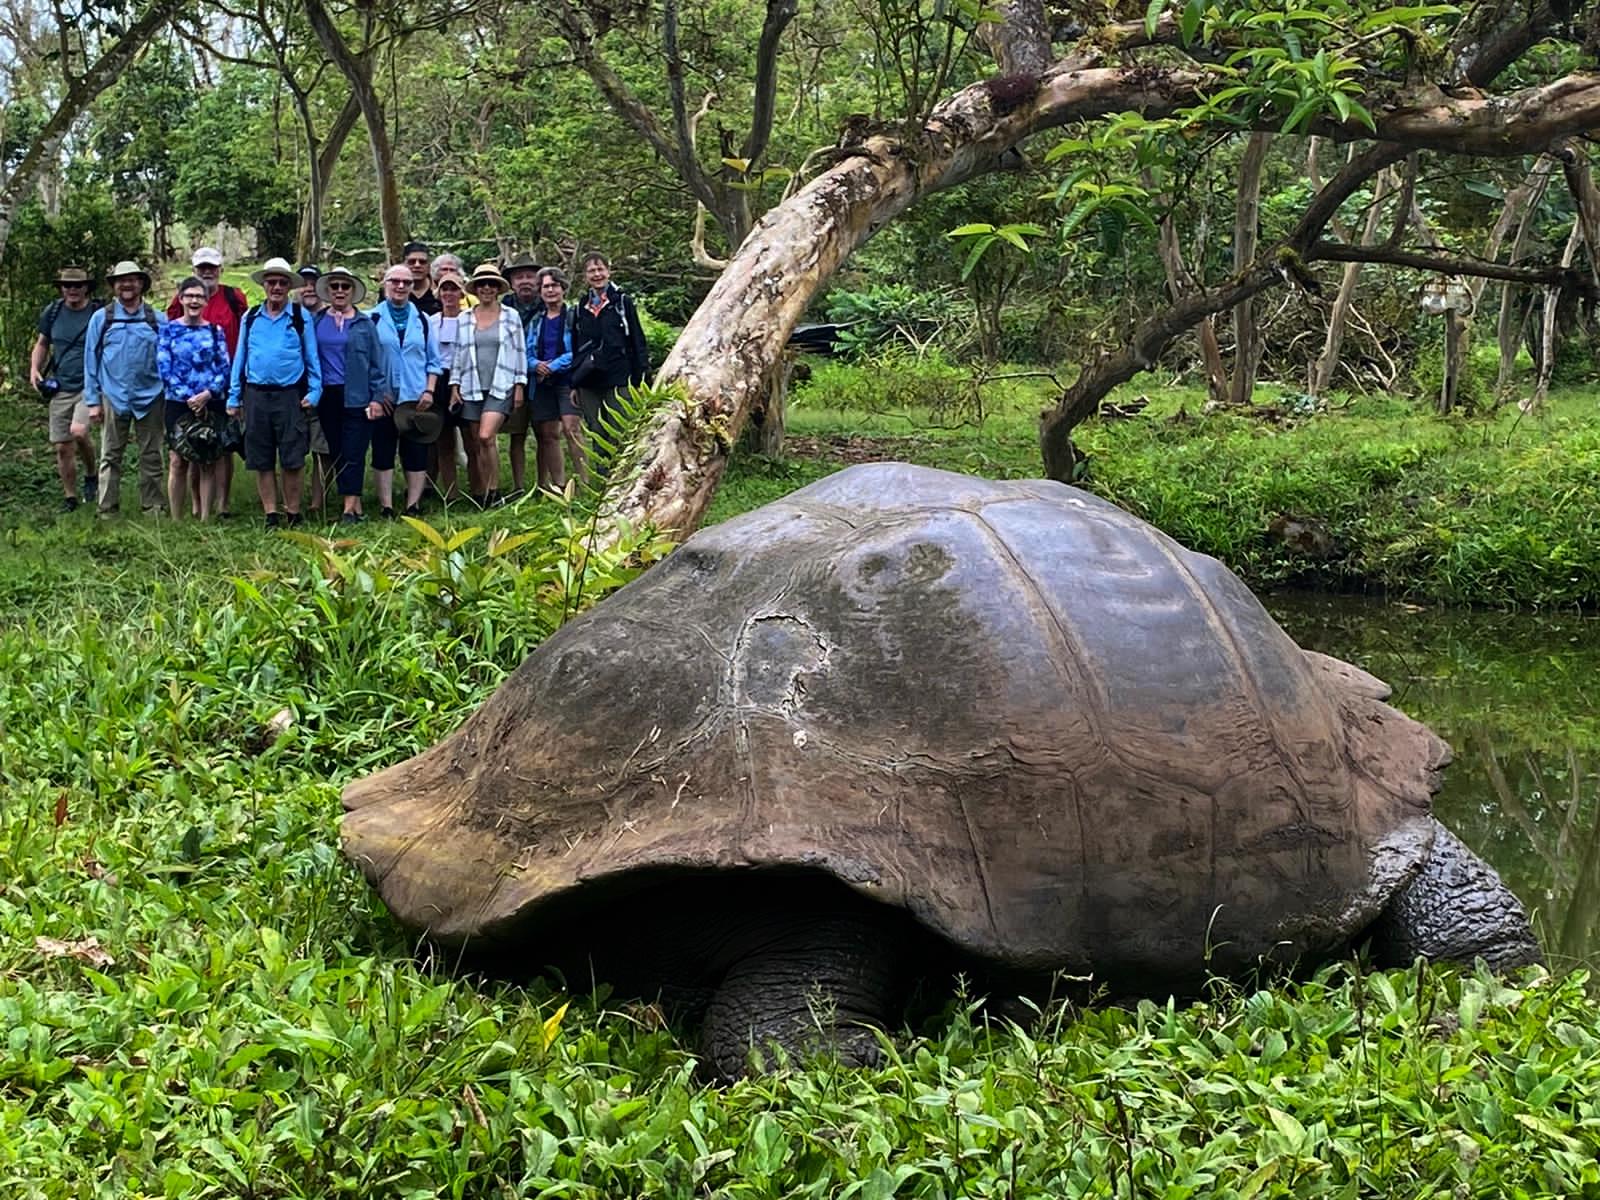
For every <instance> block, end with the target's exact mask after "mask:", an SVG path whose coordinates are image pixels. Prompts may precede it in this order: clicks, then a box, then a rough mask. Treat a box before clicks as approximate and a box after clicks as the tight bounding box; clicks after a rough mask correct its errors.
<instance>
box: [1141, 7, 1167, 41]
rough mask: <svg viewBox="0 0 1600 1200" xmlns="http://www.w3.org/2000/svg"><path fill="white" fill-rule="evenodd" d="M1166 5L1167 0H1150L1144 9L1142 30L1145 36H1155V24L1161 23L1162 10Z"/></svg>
mask: <svg viewBox="0 0 1600 1200" xmlns="http://www.w3.org/2000/svg"><path fill="white" fill-rule="evenodd" d="M1166 7H1167V0H1150V5H1149V7H1148V8H1146V9H1145V10H1144V32H1145V36H1146V37H1155V35H1156V26H1157V25H1159V24H1160V23H1161V13H1162V10H1163V9H1165V8H1166Z"/></svg>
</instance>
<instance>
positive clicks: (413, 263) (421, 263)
mask: <svg viewBox="0 0 1600 1200" xmlns="http://www.w3.org/2000/svg"><path fill="white" fill-rule="evenodd" d="M427 265H428V260H427V259H425V258H408V259H406V266H408V267H425V266H427Z"/></svg>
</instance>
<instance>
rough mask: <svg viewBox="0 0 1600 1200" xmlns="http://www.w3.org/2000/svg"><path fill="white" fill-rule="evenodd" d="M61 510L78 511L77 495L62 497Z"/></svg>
mask: <svg viewBox="0 0 1600 1200" xmlns="http://www.w3.org/2000/svg"><path fill="white" fill-rule="evenodd" d="M61 511H62V512H64V513H69V512H77V511H78V498H77V497H76V496H63V497H61Z"/></svg>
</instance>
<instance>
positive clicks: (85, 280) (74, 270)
mask: <svg viewBox="0 0 1600 1200" xmlns="http://www.w3.org/2000/svg"><path fill="white" fill-rule="evenodd" d="M55 281H56V283H57V284H63V283H82V284H91V283H93V282H94V280H92V279H90V278H89V272H87V271H85V270H84V269H83V268H82V267H62V268H61V269H60V270H59V271H57V272H56V280H55Z"/></svg>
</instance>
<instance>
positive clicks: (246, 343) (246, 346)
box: [212, 301, 311, 395]
mask: <svg viewBox="0 0 1600 1200" xmlns="http://www.w3.org/2000/svg"><path fill="white" fill-rule="evenodd" d="M264 306H265V301H263V302H262V303H261V304H258V305H256V306H255V307H254V308H252V309H251V310H250V315H249V316H248V317H246V318H245V319H244V328H243V329H241V330H240V331H239V356H240V357H241V358H242V359H243V360H244V361H243V362H241V363H240V364H239V386H240V387H243V386H244V385H245V384H247V383H249V382H250V376H249V374H248V372H249V370H250V330H251V329H253V328H254V327H255V323H256V318H257V317H259V316H260V315H261V310H262V308H263V307H264ZM289 324H291V325H292V326H294V335H295V337H297V338H299V339H300V362H301V364H302V365H303V366H304V367H305V370H303V371H301V372H300V382H299V383H297V384H295V386H296V387H298V388H301V389H302V391H301V393H300V394H301V395H305V391H304V390H303V389H304V388H305V386H306V376H307V375H309V374H310V373H311V360H310V359H309V358H308V357H307V356H306V316H305V309H303V308H302V307H301V306H300V305H298V304H291V305H289ZM212 328H213V329H215V328H216V326H214V325H213V326H212Z"/></svg>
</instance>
